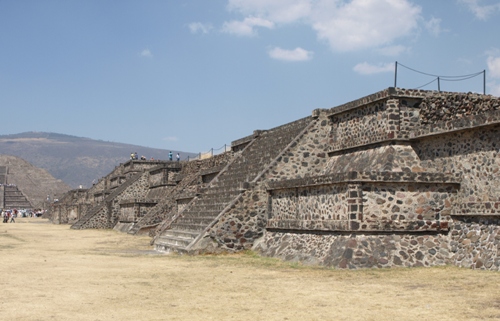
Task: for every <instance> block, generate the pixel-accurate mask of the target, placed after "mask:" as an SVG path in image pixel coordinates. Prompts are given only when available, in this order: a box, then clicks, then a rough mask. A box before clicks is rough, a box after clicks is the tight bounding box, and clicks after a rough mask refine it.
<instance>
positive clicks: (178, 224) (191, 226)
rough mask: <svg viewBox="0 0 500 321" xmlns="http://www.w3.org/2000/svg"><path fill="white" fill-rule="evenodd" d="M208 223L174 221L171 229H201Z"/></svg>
mask: <svg viewBox="0 0 500 321" xmlns="http://www.w3.org/2000/svg"><path fill="white" fill-rule="evenodd" d="M207 226H208V224H193V223H183V222H175V223H172V229H178V230H184V231H200V232H201V231H203V230H204V229H205V228H206V227H207Z"/></svg>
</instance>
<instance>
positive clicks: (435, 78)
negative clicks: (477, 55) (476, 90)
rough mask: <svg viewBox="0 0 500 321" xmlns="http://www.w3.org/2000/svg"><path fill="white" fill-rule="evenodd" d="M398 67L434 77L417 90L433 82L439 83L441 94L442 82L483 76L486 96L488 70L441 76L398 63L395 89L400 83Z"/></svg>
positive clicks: (395, 72)
mask: <svg viewBox="0 0 500 321" xmlns="http://www.w3.org/2000/svg"><path fill="white" fill-rule="evenodd" d="M398 66H401V67H404V68H406V69H408V70H411V71H413V72H416V73H418V74H421V75H425V76H429V77H433V79H432V80H431V81H429V82H428V83H426V84H423V85H422V86H419V87H417V88H415V89H421V88H423V87H425V86H427V85H430V84H432V83H433V82H435V81H437V87H438V91H439V92H441V81H463V80H467V79H471V78H474V77H477V76H479V75H483V94H484V95H486V70H483V71H478V72H475V73H473V74H468V75H462V76H440V75H434V74H429V73H426V72H422V71H419V70H416V69H413V68H410V67H407V66H405V65H403V64H401V63H398V62H397V61H396V62H395V65H394V87H395V88H396V87H397V82H398Z"/></svg>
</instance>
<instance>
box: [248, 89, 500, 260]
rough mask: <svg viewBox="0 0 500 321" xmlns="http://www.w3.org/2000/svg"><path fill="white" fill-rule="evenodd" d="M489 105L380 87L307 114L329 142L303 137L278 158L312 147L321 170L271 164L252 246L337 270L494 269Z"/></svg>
mask: <svg viewBox="0 0 500 321" xmlns="http://www.w3.org/2000/svg"><path fill="white" fill-rule="evenodd" d="M443 106H446V109H443ZM498 108H499V107H498V99H497V98H492V97H490V96H482V95H473V94H464V95H457V94H452V93H438V92H425V91H406V90H400V89H388V90H386V91H383V92H380V93H377V94H375V95H371V96H367V97H364V98H362V99H361V100H358V101H355V102H351V103H348V104H345V105H342V106H339V107H336V108H333V109H331V110H319V111H317V113H319V121H318V124H320V123H321V120H322V118H323V117H325V116H326V117H327V120H326V122H327V123H328V124H329V125H328V126H330V128H331V130H330V132H329V133H328V137H329V142H328V143H327V144H323V143H320V140H319V139H316V140H313V139H311V137H310V136H306V137H304V138H303V139H302V141H301V142H299V143H298V144H297V146H296V148H294V149H292V150H290V151H289V155H294V156H295V155H297V154H298V151H299V150H300V151H301V152H304V150H305V149H310V150H313V151H314V154H313V157H310V156H311V154H308V156H309V157H310V158H309V162H308V164H310V163H313V164H314V163H315V162H316V163H318V164H319V166H318V169H320V170H321V175H318V176H317V177H316V176H310V177H309V178H308V176H309V175H313V174H312V173H311V172H310V171H309V170H308V168H307V167H306V166H302V160H300V161H299V160H297V159H296V158H288V159H283V160H281V161H280V162H279V163H278V164H277V165H276V167H275V168H274V169H273V170H272V174H271V175H270V176H269V177H267V178H268V183H267V185H268V191H269V204H270V206H269V207H268V213H267V214H266V215H267V217H268V218H269V220H268V222H267V223H266V232H265V234H264V237H263V238H262V239H261V242H260V243H258V244H256V246H255V249H256V250H258V251H260V252H261V253H262V254H264V255H269V256H278V257H282V258H284V259H288V260H301V261H305V262H315V263H316V264H324V265H328V266H335V267H341V268H344V267H348V268H360V267H374V266H377V267H389V266H420V265H421V266H428V265H440V264H457V265H460V266H467V267H475V268H482V269H499V267H498V260H497V259H496V256H497V252H498V239H499V237H498V234H497V231H498V218H496V217H493V218H495V219H491V218H492V216H491V215H496V214H497V213H499V212H500V200H499V199H498V198H499V197H500V193H499V192H500V181H499V178H498V177H499V176H498V175H496V174H497V172H498V168H499V165H500V157H499V156H498V146H497V142H496V139H495V138H496V137H498V136H499V135H498V134H499V132H498V130H499V126H500V125H497V124H499V123H500V113H499V111H498ZM315 130H321V128H319V127H318V126H316V127H315V128H313V129H311V130H310V132H314V131H315ZM323 154H327V157H326V161H325V162H322V159H318V156H317V155H323ZM352 171H355V172H357V173H363V174H362V176H366V175H368V176H369V178H370V179H369V180H363V181H359V179H352V178H351V177H349V172H352ZM335 175H337V176H335ZM358 175H359V174H358ZM394 175H396V176H398V177H399V179H394V178H395V176H394ZM435 175H439V176H435ZM334 177H336V178H335V179H333V178H334ZM391 177H392V178H391ZM373 178H375V179H373ZM356 180H358V181H356ZM481 216H484V217H489V218H490V219H489V220H481V221H478V217H481ZM466 217H468V219H466ZM472 218H474V219H475V221H474V220H473V221H474V222H470V220H471V219H472ZM467 220H468V221H467ZM465 231H466V232H465ZM474 242H475V243H474ZM485 262H488V263H486V264H485Z"/></svg>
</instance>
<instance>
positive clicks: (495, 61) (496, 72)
mask: <svg viewBox="0 0 500 321" xmlns="http://www.w3.org/2000/svg"><path fill="white" fill-rule="evenodd" d="M486 63H487V65H488V75H489V76H490V77H493V78H500V56H497V57H494V56H489V57H488V58H487V59H486Z"/></svg>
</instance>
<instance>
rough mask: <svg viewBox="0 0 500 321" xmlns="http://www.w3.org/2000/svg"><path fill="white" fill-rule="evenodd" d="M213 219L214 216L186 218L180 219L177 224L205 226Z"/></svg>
mask: <svg viewBox="0 0 500 321" xmlns="http://www.w3.org/2000/svg"><path fill="white" fill-rule="evenodd" d="M214 219H215V217H214V216H188V217H182V218H180V219H179V220H177V222H179V223H183V224H187V223H191V224H200V225H205V226H207V225H208V224H210V223H211V222H212V221H213V220H214Z"/></svg>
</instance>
